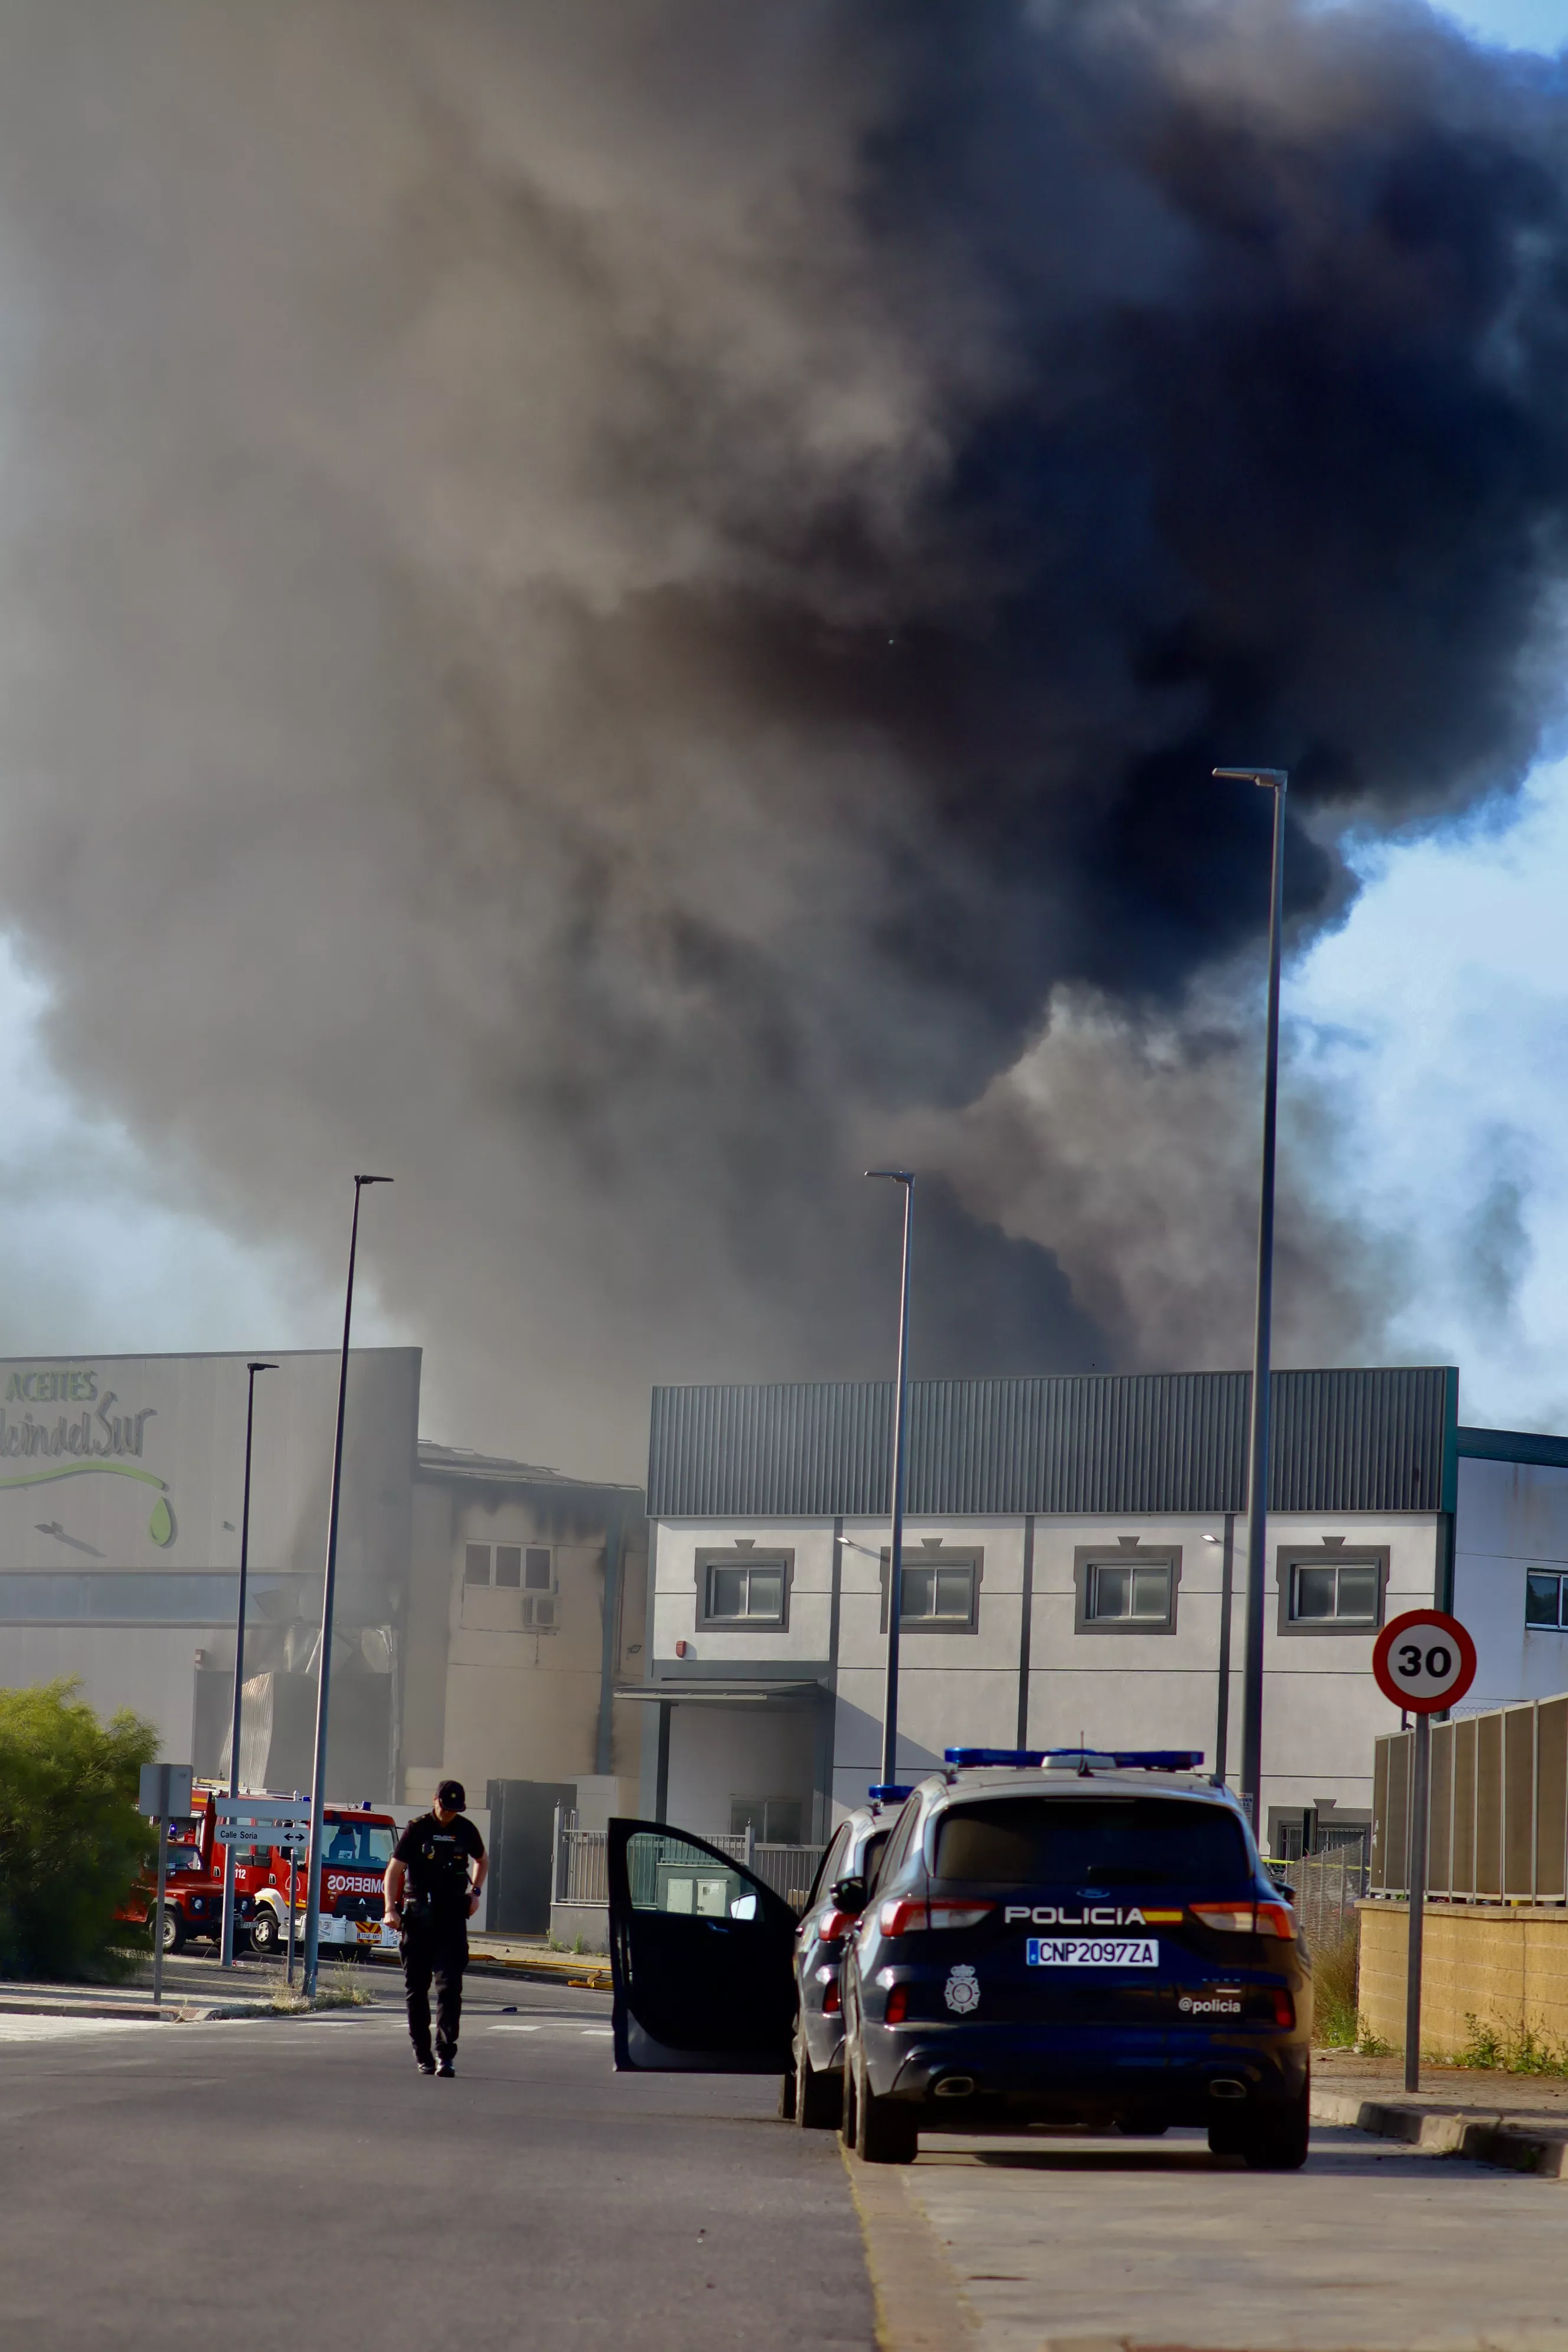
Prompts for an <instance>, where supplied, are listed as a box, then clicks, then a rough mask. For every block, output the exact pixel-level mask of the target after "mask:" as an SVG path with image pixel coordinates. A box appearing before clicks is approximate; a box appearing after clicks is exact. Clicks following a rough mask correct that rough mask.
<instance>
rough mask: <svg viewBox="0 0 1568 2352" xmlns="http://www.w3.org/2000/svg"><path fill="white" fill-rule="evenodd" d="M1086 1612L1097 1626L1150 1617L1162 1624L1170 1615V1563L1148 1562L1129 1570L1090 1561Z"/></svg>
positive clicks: (1112, 1561) (1121, 1565)
mask: <svg viewBox="0 0 1568 2352" xmlns="http://www.w3.org/2000/svg"><path fill="white" fill-rule="evenodd" d="M1088 1609H1089V1616H1090V1617H1092V1618H1093V1619H1094V1620H1095V1622H1096V1623H1097V1624H1103V1623H1105V1622H1108V1621H1110V1619H1112V1618H1115V1619H1118V1620H1120V1619H1121V1618H1124V1617H1152V1619H1153V1620H1154V1622H1156V1623H1157V1624H1161V1625H1163V1624H1164V1623H1165V1622H1166V1620H1167V1619H1168V1618H1169V1616H1170V1614H1171V1564H1170V1562H1169V1560H1163V1559H1162V1560H1151V1561H1150V1562H1149V1564H1148V1565H1147V1566H1146V1567H1144V1566H1134V1567H1129V1566H1127V1565H1125V1564H1124V1563H1123V1562H1122V1561H1121V1560H1119V1559H1096V1560H1091V1561H1090V1562H1089V1594H1088Z"/></svg>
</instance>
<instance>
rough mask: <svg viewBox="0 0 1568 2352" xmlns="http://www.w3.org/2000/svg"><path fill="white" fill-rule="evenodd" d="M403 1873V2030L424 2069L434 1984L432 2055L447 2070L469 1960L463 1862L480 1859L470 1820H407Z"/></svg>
mask: <svg viewBox="0 0 1568 2352" xmlns="http://www.w3.org/2000/svg"><path fill="white" fill-rule="evenodd" d="M393 1850H394V1852H395V1854H396V1857H397V1859H398V1861H399V1862H400V1863H402V1864H404V1866H405V1869H406V1871H407V1873H408V1877H407V1883H406V1885H405V1887H404V1893H403V1933H402V1946H403V1989H404V1996H405V2000H406V2001H407V2004H408V2032H409V2037H410V2039H411V2040H412V2042H413V2043H414V2054H415V2056H416V2058H417V2059H418V2060H419V2063H420V2064H421V2065H427V2064H428V2063H430V1984H431V1979H432V1978H433V1979H435V1984H436V2057H437V2060H438V2061H439V2062H440V2063H441V2064H442V2065H443V2066H449V2065H450V2064H451V2063H452V2060H453V2057H454V2055H455V2054H456V2052H457V2047H458V2021H459V2020H460V2019H461V2017H462V2013H463V1970H464V1969H465V1968H466V1967H467V1966H468V1895H469V1892H470V1889H469V1885H468V1864H469V1862H470V1861H473V1862H482V1861H483V1860H484V1853H485V1844H484V1840H483V1839H482V1838H481V1837H480V1835H479V1832H478V1830H477V1829H476V1828H475V1827H474V1825H473V1823H472V1822H470V1821H468V1820H466V1819H465V1818H464V1816H463V1815H462V1814H461V1813H458V1814H457V1815H456V1816H455V1817H454V1818H453V1819H452V1820H451V1821H448V1822H446V1823H442V1822H438V1821H437V1819H436V1816H435V1814H434V1813H421V1814H420V1816H419V1818H418V1820H417V1821H414V1822H409V1824H408V1827H407V1828H406V1829H405V1831H404V1832H403V1835H402V1836H401V1837H400V1838H399V1839H398V1841H397V1843H396V1845H395V1848H394V1849H393Z"/></svg>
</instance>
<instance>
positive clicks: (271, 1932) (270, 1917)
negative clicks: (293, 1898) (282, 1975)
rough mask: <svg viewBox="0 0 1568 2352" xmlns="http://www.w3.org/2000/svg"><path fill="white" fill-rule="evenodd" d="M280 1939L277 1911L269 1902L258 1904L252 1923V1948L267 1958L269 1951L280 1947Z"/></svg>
mask: <svg viewBox="0 0 1568 2352" xmlns="http://www.w3.org/2000/svg"><path fill="white" fill-rule="evenodd" d="M280 1940H281V1939H280V1937H279V1932H278V1914H277V1912H276V1911H274V1910H273V1909H272V1908H271V1907H270V1906H269V1905H268V1904H265V1903H263V1904H258V1906H257V1912H256V1916H255V1918H254V1919H253V1920H252V1921H251V1923H250V1948H251V1950H252V1951H253V1952H259V1953H260V1954H261V1956H262V1958H266V1957H267V1956H268V1954H269V1953H272V1952H275V1951H276V1950H277V1949H278V1946H279V1941H280Z"/></svg>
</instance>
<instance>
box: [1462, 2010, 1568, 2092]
mask: <svg viewBox="0 0 1568 2352" xmlns="http://www.w3.org/2000/svg"><path fill="white" fill-rule="evenodd" d="M1465 2023H1466V2026H1467V2027H1468V2032H1469V2038H1468V2041H1467V2042H1466V2043H1465V2046H1464V2048H1463V2049H1462V2050H1461V2051H1460V2053H1459V2054H1458V2057H1457V2058H1455V2059H1453V2060H1451V2061H1450V2062H1449V2063H1451V2064H1453V2065H1455V2066H1469V2067H1474V2068H1476V2069H1478V2070H1484V2071H1485V2072H1487V2073H1488V2074H1555V2075H1558V2076H1568V2042H1563V2041H1562V2040H1561V2039H1560V2038H1559V2037H1558V2036H1557V2035H1556V2034H1552V2033H1545V2032H1537V2030H1536V2028H1535V2027H1534V2026H1533V2025H1499V2024H1497V2023H1496V2022H1495V2021H1493V2022H1489V2023H1488V2024H1485V2025H1483V2024H1482V2023H1481V2021H1480V2019H1479V2017H1478V2016H1477V2015H1476V2013H1475V2011H1473V2010H1467V2011H1465Z"/></svg>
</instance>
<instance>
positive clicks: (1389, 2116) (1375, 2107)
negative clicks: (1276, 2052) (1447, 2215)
mask: <svg viewBox="0 0 1568 2352" xmlns="http://www.w3.org/2000/svg"><path fill="white" fill-rule="evenodd" d="M1312 2121H1313V2122H1314V2123H1315V2124H1342V2125H1349V2126H1350V2127H1351V2128H1352V2130H1354V2131H1363V2132H1373V2133H1375V2134H1376V2136H1377V2137H1379V2138H1380V2139H1397V2140H1403V2141H1404V2142H1405V2145H1406V2146H1407V2147H1418V2148H1421V2149H1423V2150H1424V2151H1425V2152H1426V2154H1427V2155H1429V2156H1459V2157H1464V2158H1467V2159H1468V2161H1469V2162H1470V2163H1471V2164H1494V2165H1499V2166H1500V2167H1502V2168H1503V2169H1504V2170H1506V2171H1509V2172H1533V2173H1534V2174H1535V2175H1536V2176H1537V2177H1538V2179H1543V2180H1560V2179H1563V2178H1564V2177H1568V2125H1563V2126H1552V2125H1550V2124H1539V2123H1521V2122H1516V2121H1513V2120H1510V2117H1509V2116H1507V2115H1506V2114H1502V2113H1500V2112H1499V2111H1498V2110H1497V2109H1495V2108H1485V2109H1478V2108H1475V2107H1427V2106H1418V2105H1416V2104H1415V2101H1414V2100H1405V2099H1362V2098H1358V2097H1357V2096H1356V2095H1355V2093H1354V2092H1353V2091H1324V2090H1318V2091H1314V2092H1313V2093H1312Z"/></svg>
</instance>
